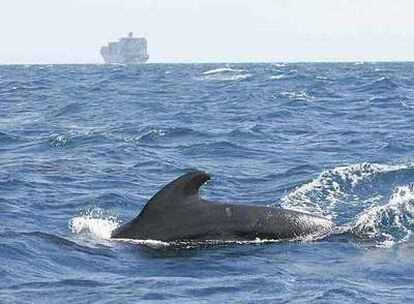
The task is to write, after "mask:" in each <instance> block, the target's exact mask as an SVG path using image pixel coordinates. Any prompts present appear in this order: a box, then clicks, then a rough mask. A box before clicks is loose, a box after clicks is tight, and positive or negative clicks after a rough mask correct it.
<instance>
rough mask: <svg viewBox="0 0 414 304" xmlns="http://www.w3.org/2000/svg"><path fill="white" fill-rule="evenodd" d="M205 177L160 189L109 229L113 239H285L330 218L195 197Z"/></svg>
mask: <svg viewBox="0 0 414 304" xmlns="http://www.w3.org/2000/svg"><path fill="white" fill-rule="evenodd" d="M209 179H210V176H209V175H208V174H206V173H205V172H203V171H194V172H191V173H188V174H185V175H183V176H181V177H179V178H178V179H176V180H174V181H173V182H171V183H170V184H168V185H167V186H165V187H164V188H162V189H161V190H160V191H159V192H158V193H157V194H155V196H154V197H153V198H151V199H150V200H149V201H148V202H147V204H146V205H145V206H144V208H143V209H142V211H141V213H140V214H139V215H138V216H137V217H136V218H135V219H133V220H132V221H130V222H129V223H127V224H125V225H123V226H121V227H119V228H117V229H116V230H114V231H113V233H112V237H113V238H127V239H140V240H146V239H152V240H160V241H207V240H219V241H243V240H256V239H258V238H259V239H272V240H273V239H277V240H286V239H294V238H297V237H305V236H308V235H314V234H323V233H325V232H327V231H329V229H330V228H331V227H332V222H331V221H329V220H327V219H324V218H321V217H316V216H312V215H309V214H305V213H301V212H296V211H292V210H287V209H282V208H274V207H259V206H253V205H242V204H229V203H216V202H211V201H207V200H205V199H203V198H201V197H200V196H199V193H198V191H199V188H200V187H201V186H202V185H203V184H204V183H205V182H206V181H208V180H209Z"/></svg>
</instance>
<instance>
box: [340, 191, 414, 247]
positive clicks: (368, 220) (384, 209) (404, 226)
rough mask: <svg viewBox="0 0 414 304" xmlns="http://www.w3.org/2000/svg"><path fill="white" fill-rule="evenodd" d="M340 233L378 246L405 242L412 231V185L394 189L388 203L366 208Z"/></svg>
mask: <svg viewBox="0 0 414 304" xmlns="http://www.w3.org/2000/svg"><path fill="white" fill-rule="evenodd" d="M341 230H342V231H341V232H342V233H344V232H347V233H349V234H351V235H353V236H355V237H357V238H360V239H363V241H364V242H365V243H366V242H369V243H373V244H374V245H375V246H378V247H391V246H393V245H394V244H396V243H401V242H406V241H408V240H409V239H410V237H411V236H412V234H413V231H414V186H413V185H407V186H399V187H396V188H395V189H394V191H393V194H392V196H391V198H390V200H389V202H388V203H387V204H385V205H377V204H375V205H373V206H371V207H369V208H367V209H366V210H364V211H363V212H361V214H359V215H358V216H357V218H356V220H355V221H353V222H352V223H349V224H347V225H344V226H343V227H342V229H341Z"/></svg>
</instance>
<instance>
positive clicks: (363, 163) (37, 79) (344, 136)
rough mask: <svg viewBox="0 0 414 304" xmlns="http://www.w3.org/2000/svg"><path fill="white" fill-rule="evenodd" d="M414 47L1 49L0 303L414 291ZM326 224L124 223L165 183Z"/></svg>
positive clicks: (402, 295)
mask: <svg viewBox="0 0 414 304" xmlns="http://www.w3.org/2000/svg"><path fill="white" fill-rule="evenodd" d="M413 151H414V63H404V62H400V63H397V62H389V63H369V62H356V63H251V64H226V63H222V64H219V63H217V64H145V65H138V66H117V65H108V66H107V65H27V66H24V65H4V66H0V302H1V303H92V302H93V303H140V302H148V303H162V302H165V303H171V302H173V303H174V302H175V303H210V302H213V303H291V302H295V303H390V302H392V303H412V302H414V275H413V274H414V242H413V231H414V154H413ZM192 169H201V170H204V171H206V172H208V173H209V174H211V176H212V179H211V181H210V182H209V183H208V184H206V185H204V186H203V188H202V194H203V196H204V197H206V198H208V199H211V200H215V201H222V202H235V203H249V204H254V205H257V206H268V205H271V206H281V207H283V208H287V209H293V210H300V211H303V212H307V213H311V214H315V215H320V216H324V217H326V218H329V219H331V220H332V221H333V222H334V223H335V224H336V226H335V228H333V229H332V231H331V232H330V233H329V235H327V236H325V237H323V238H317V239H312V238H308V239H302V240H292V241H283V242H277V241H267V240H255V241H253V242H240V243H232V244H215V245H211V244H209V245H207V244H206V245H199V246H185V245H182V246H173V245H172V244H169V243H162V242H157V241H150V240H143V241H137V242H132V241H121V240H116V241H115V240H111V239H110V235H111V231H112V230H113V229H115V228H116V227H118V226H119V225H120V224H122V223H125V222H127V221H129V220H130V219H132V218H133V217H135V216H136V215H137V214H138V213H139V211H140V209H141V208H142V207H143V205H144V204H145V203H146V201H147V200H148V199H149V198H151V196H152V195H154V194H155V193H156V192H157V191H158V190H159V189H160V188H161V187H162V186H163V185H165V184H166V183H168V182H170V181H172V180H173V179H175V178H176V177H178V176H180V175H181V174H184V173H186V172H189V171H190V170H192Z"/></svg>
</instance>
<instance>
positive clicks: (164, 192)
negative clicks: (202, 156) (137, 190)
mask: <svg viewBox="0 0 414 304" xmlns="http://www.w3.org/2000/svg"><path fill="white" fill-rule="evenodd" d="M209 179H210V175H208V174H207V173H205V172H203V171H200V170H196V171H192V172H190V173H187V174H184V175H182V176H181V177H179V178H177V179H176V180H174V181H172V182H171V183H169V184H168V185H166V186H165V187H163V188H162V189H161V190H160V191H158V192H157V194H155V195H154V196H153V197H152V198H151V199H150V200H149V201H148V203H147V204H146V205H145V207H144V210H145V209H148V208H160V207H167V206H172V205H174V206H177V205H183V204H186V203H188V202H191V201H194V200H196V199H197V198H199V193H198V191H199V189H200V187H201V186H202V185H203V184H204V183H205V182H207V181H208V180H209Z"/></svg>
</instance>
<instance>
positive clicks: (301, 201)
mask: <svg viewBox="0 0 414 304" xmlns="http://www.w3.org/2000/svg"><path fill="white" fill-rule="evenodd" d="M413 168H414V164H411V163H409V164H400V165H386V164H377V163H360V164H352V165H347V166H340V167H336V168H334V169H330V170H325V171H323V172H322V173H321V174H319V176H318V177H317V178H315V179H314V180H312V181H311V182H309V183H307V184H304V185H303V186H300V187H299V188H297V189H296V190H295V191H293V192H291V193H289V194H288V195H286V196H285V197H283V198H282V200H281V206H282V207H284V208H286V209H292V210H297V211H303V212H307V213H312V214H316V215H319V216H323V217H327V218H330V219H335V218H337V217H338V210H336V209H338V207H339V206H337V205H338V204H349V203H350V201H351V200H348V199H349V196H350V195H352V194H353V193H352V192H351V191H350V190H351V189H353V188H355V187H356V186H357V185H358V184H359V183H361V182H362V181H364V180H366V179H369V178H371V177H373V176H374V175H377V174H380V173H387V172H392V171H394V172H398V171H400V170H406V169H413ZM353 199H354V201H356V202H358V201H360V200H359V198H358V197H353ZM370 199H371V200H376V199H377V198H376V197H375V196H373V197H370Z"/></svg>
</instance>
